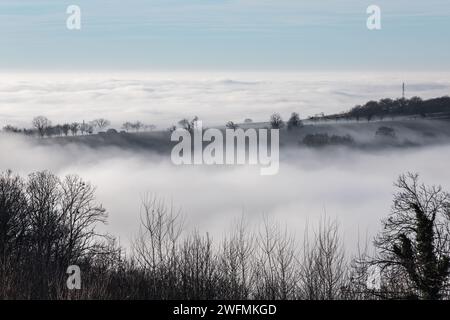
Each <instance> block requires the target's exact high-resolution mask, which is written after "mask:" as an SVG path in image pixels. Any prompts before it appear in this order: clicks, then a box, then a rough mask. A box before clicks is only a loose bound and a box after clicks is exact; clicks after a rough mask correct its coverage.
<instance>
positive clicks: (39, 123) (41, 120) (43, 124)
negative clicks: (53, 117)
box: [32, 116, 52, 137]
mask: <svg viewBox="0 0 450 320" xmlns="http://www.w3.org/2000/svg"><path fill="white" fill-rule="evenodd" d="M32 124H33V127H34V128H36V130H37V131H38V133H39V135H40V136H41V137H43V136H44V135H45V132H46V130H47V128H48V127H50V126H51V125H52V123H51V121H50V120H48V118H46V117H44V116H37V117H35V118H34V119H33V121H32Z"/></svg>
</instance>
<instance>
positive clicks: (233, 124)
mask: <svg viewBox="0 0 450 320" xmlns="http://www.w3.org/2000/svg"><path fill="white" fill-rule="evenodd" d="M225 127H226V128H227V129H233V130H236V129H237V128H239V126H238V125H237V124H236V123H234V122H233V121H228V122H227V124H226V125H225Z"/></svg>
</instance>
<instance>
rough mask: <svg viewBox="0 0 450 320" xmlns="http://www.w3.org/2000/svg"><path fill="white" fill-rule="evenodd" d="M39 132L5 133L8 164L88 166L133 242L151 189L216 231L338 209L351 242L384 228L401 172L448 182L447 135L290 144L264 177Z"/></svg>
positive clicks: (19, 169) (87, 175) (112, 219)
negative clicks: (373, 142) (424, 140)
mask: <svg viewBox="0 0 450 320" xmlns="http://www.w3.org/2000/svg"><path fill="white" fill-rule="evenodd" d="M371 134H373V133H371ZM367 136H369V134H367ZM40 140H41V139H38V138H26V137H22V136H17V135H1V136H0V148H1V150H3V152H2V157H1V158H0V167H1V168H3V169H11V170H12V171H13V172H14V173H19V174H23V175H26V174H28V173H31V172H33V171H38V170H50V171H52V172H54V173H55V174H57V175H60V176H62V175H66V174H78V175H80V176H81V177H82V178H83V179H85V180H87V181H89V182H91V183H92V184H93V185H95V186H96V187H97V197H98V201H99V202H100V203H102V204H103V205H104V207H105V208H106V209H107V212H108V213H109V219H108V225H107V226H106V230H107V231H108V232H110V233H111V234H113V235H115V236H117V237H118V238H119V239H120V242H121V243H122V244H123V245H124V246H126V247H128V246H129V243H130V240H131V239H132V238H133V236H134V234H135V233H136V232H137V230H138V227H139V212H140V207H141V202H142V200H143V199H144V198H145V197H146V196H148V195H153V196H157V197H159V198H161V199H165V200H166V201H167V202H171V203H173V205H174V206H175V207H177V208H180V209H181V210H182V212H183V214H184V215H185V217H186V226H187V228H188V229H190V230H194V229H198V230H199V231H201V232H209V233H210V234H211V235H212V236H213V237H215V238H221V237H222V235H224V233H225V232H226V231H227V227H229V228H231V227H232V225H233V222H234V221H235V220H236V219H237V218H239V217H241V216H244V217H245V218H246V219H247V221H248V222H249V224H250V225H252V226H254V227H257V226H258V225H260V224H261V222H262V221H263V218H264V217H267V218H269V219H271V220H272V221H274V222H276V223H280V224H281V225H286V226H288V228H289V229H290V230H291V231H292V232H293V233H295V234H296V237H298V238H302V237H303V232H304V229H305V225H306V224H308V223H309V224H315V223H317V222H318V221H319V220H320V219H321V218H323V217H324V216H328V217H332V218H336V220H337V221H339V223H340V224H341V228H342V231H344V234H345V240H346V243H347V244H348V246H349V249H350V248H351V247H354V246H355V244H356V242H357V240H358V238H359V240H360V241H366V240H368V241H369V242H370V241H371V239H372V237H373V236H374V235H375V233H376V232H377V231H378V230H379V228H380V219H381V218H384V217H386V215H387V214H388V213H389V211H390V206H391V200H392V199H391V198H392V193H393V182H394V180H395V179H396V178H397V176H398V175H399V174H401V173H405V172H408V171H411V172H418V173H420V175H421V178H422V180H423V181H425V182H427V181H428V182H430V183H431V184H441V185H442V186H443V187H444V188H447V189H449V188H450V185H449V184H448V182H449V181H450V179H449V178H450V172H449V171H448V168H447V162H446V161H445V159H449V156H450V145H449V144H434V145H431V146H421V147H410V148H388V149H381V150H380V149H374V150H371V149H369V150H360V149H357V148H348V147H330V148H324V149H320V148H319V149H317V148H306V147H301V146H298V145H291V146H288V147H285V148H282V149H281V151H280V170H279V173H278V174H277V175H274V176H261V175H260V174H259V168H258V166H248V165H246V166H175V165H173V164H172V163H171V161H170V156H169V154H161V153H154V152H152V151H151V150H150V151H149V150H146V151H145V150H143V149H139V148H138V149H136V150H133V149H129V148H128V149H122V148H120V147H117V146H116V147H101V148H92V147H90V146H89V145H88V144H84V143H73V142H72V143H70V144H62V145H61V144H58V143H54V142H51V140H53V139H44V140H48V141H46V143H44V144H43V143H42V142H41V141H40ZM350 251H351V250H350Z"/></svg>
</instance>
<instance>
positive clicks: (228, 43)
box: [0, 0, 450, 71]
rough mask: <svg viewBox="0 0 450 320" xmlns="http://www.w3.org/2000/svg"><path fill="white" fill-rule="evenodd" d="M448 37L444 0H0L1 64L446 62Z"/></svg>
mask: <svg viewBox="0 0 450 320" xmlns="http://www.w3.org/2000/svg"><path fill="white" fill-rule="evenodd" d="M71 4H76V5H79V6H80V7H81V10H82V29H81V30H80V31H69V30H67V29H66V18H67V14H66V8H67V6H68V5H71ZM370 4H377V5H379V6H380V7H381V9H382V30H380V31H369V30H367V28H366V19H367V14H366V8H367V7H368V6H369V5H370ZM449 39H450V1H448V0H428V1H416V0H413V1H411V0H409V1H407V0H395V1H393V0H381V1H372V0H370V1H366V0H340V1H337V0H322V1H317V0H316V1H313V0H309V1H306V0H148V1H144V0H127V1H120V0H95V1H93V0H69V1H65V0H53V1H52V0H46V1H44V0H0V70H25V71H27V70H46V71H48V70H52V71H58V70H73V69H77V70H95V69H98V70H143V71H151V70H230V69H231V70H295V71H303V70H320V71H323V70H413V71H433V70H446V71H450V59H449V58H450V41H449Z"/></svg>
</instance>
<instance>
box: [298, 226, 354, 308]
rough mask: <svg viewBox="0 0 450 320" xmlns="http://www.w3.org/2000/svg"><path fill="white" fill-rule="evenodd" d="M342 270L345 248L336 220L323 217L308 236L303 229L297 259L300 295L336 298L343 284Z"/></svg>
mask: <svg viewBox="0 0 450 320" xmlns="http://www.w3.org/2000/svg"><path fill="white" fill-rule="evenodd" d="M346 272H347V264H346V259H345V252H344V248H343V244H342V240H341V238H340V234H339V227H338V225H337V223H336V222H334V221H330V220H328V219H327V218H325V219H324V220H322V221H321V222H320V225H319V228H318V230H317V232H315V234H314V235H313V238H312V239H310V238H309V233H308V230H306V232H305V239H304V245H303V258H302V263H301V288H302V296H303V298H305V299H310V300H334V299H340V298H341V297H342V294H343V292H342V290H343V289H344V288H345V286H346V281H347V273H346Z"/></svg>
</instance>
